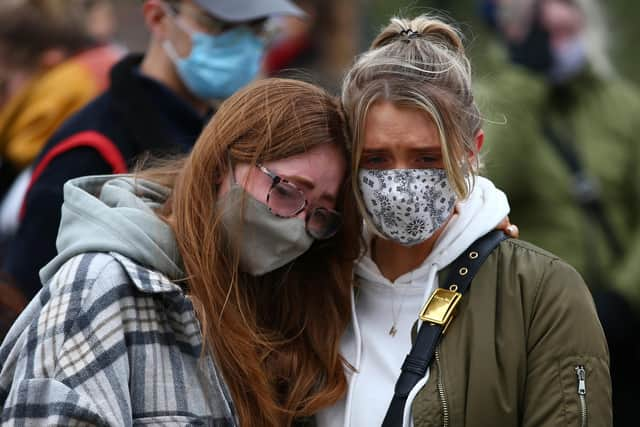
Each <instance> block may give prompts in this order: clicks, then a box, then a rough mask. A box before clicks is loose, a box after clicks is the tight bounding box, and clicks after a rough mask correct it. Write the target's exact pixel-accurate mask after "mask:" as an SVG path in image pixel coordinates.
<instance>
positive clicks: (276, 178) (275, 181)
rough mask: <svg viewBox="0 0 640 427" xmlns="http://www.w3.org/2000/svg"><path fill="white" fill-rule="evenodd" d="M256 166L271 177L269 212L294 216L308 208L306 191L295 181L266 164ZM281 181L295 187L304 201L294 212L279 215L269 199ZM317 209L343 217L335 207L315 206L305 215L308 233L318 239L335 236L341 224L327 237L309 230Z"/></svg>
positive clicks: (268, 193) (339, 217)
mask: <svg viewBox="0 0 640 427" xmlns="http://www.w3.org/2000/svg"><path fill="white" fill-rule="evenodd" d="M256 167H257V168H258V169H259V170H260V171H261V172H262V173H264V174H265V175H267V176H268V177H269V178H271V186H270V187H269V191H268V192H267V208H268V209H269V212H271V213H272V214H273V215H275V216H277V217H280V218H293V217H294V216H296V215H298V214H299V213H300V212H302V211H303V210H305V209H306V208H307V206H309V200H307V197H306V196H305V194H304V191H302V190H301V189H299V188H298V187H297V186H296V185H295V184H294V183H292V182H291V181H288V180H286V179H284V178H282V177H281V176H280V175H278V174H276V173H274V172H272V171H270V170H269V169H267V168H266V167H265V166H264V165H262V164H261V163H258V164H256ZM280 183H286V184H289V185H290V186H292V187H293V188H295V189H296V191H298V193H299V194H300V197H301V198H302V200H303V201H304V202H303V203H302V206H300V207H299V208H298V209H297V210H296V211H295V212H294V213H292V214H291V215H287V216H285V215H279V214H277V213H276V212H274V211H273V209H271V206H270V205H269V199H270V198H271V192H272V191H273V189H274V188H275V187H276V185H278V184H280ZM316 210H323V211H327V212H329V213H331V214H334V215H337V218H338V220H339V221H341V219H342V215H341V214H340V212H338V211H336V210H333V209H328V208H324V207H322V206H314V207H313V210H312V211H311V212H308V213H307V214H306V215H305V221H304V222H305V228H306V230H307V233H309V234H310V235H311V237H313V238H315V239H318V240H326V239H330V238H331V237H333V236H334V235H335V234H336V233H337V232H338V230H339V229H340V226H338V227H336V230H335V231H334V232H333V233H331V234H330V235H328V236H326V237H322V238H320V237H316V236H314V235H313V234H311V232H310V230H309V220H310V219H311V217H312V216H313V214H314V213H315V211H316Z"/></svg>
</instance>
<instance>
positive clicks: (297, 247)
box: [217, 183, 314, 276]
mask: <svg viewBox="0 0 640 427" xmlns="http://www.w3.org/2000/svg"><path fill="white" fill-rule="evenodd" d="M243 200H244V212H243ZM217 205H218V207H219V208H220V209H222V223H223V225H224V227H225V229H226V230H227V232H228V235H229V236H230V237H231V238H232V239H234V238H235V239H234V241H233V242H232V243H233V244H234V245H235V244H240V269H241V270H242V271H243V272H245V273H249V274H251V275H252V276H261V275H263V274H266V273H269V272H271V271H273V270H276V269H277V268H280V267H282V266H283V265H285V264H287V263H289V262H291V261H293V260H294V259H296V258H298V257H299V256H301V255H302V254H304V253H305V252H306V251H307V250H309V248H310V247H311V245H312V244H313V240H314V239H313V238H312V237H311V236H309V234H308V233H307V230H306V227H305V222H304V221H303V220H301V219H300V218H280V217H278V216H275V215H274V214H272V213H271V212H270V211H269V208H268V207H267V206H266V205H265V204H264V203H260V202H259V201H258V200H256V199H255V198H254V197H252V196H251V195H250V194H249V193H247V192H246V191H245V190H244V188H242V187H241V186H240V185H238V184H237V183H232V184H231V188H230V189H229V192H228V193H227V194H226V195H225V196H224V197H223V198H221V199H220V200H219V201H218V203H217ZM242 214H244V215H242ZM235 236H240V240H241V241H240V242H238V241H237V237H235Z"/></svg>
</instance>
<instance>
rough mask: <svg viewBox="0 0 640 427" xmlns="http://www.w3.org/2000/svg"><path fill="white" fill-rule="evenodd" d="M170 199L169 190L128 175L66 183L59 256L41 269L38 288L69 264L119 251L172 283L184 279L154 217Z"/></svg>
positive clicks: (168, 237) (166, 232)
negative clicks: (81, 257)
mask: <svg viewBox="0 0 640 427" xmlns="http://www.w3.org/2000/svg"><path fill="white" fill-rule="evenodd" d="M168 196H169V189H168V188H166V187H163V186H161V185H159V184H156V183H153V182H150V181H146V180H141V179H134V178H133V176H131V175H120V176H116V177H114V176H113V175H104V176H88V177H82V178H76V179H72V180H70V181H68V182H67V183H66V184H65V185H64V203H63V205H62V219H61V221H60V229H59V231H58V239H57V241H56V246H57V249H58V256H56V257H55V258H54V259H53V260H52V261H51V262H49V263H48V264H47V265H46V266H44V267H43V268H42V269H41V270H40V279H41V280H42V283H46V282H47V281H48V280H49V279H50V278H51V277H52V276H53V275H54V274H55V273H56V272H57V271H58V269H59V268H60V267H61V266H62V265H63V264H64V263H65V262H66V261H67V260H69V259H70V258H72V257H74V256H75V255H78V254H81V253H86V252H117V253H119V254H121V255H124V256H125V257H127V258H129V259H131V260H133V261H135V262H136V263H139V264H140V265H142V266H145V267H147V268H149V269H151V270H156V271H159V272H161V273H163V274H164V275H166V276H167V277H169V278H170V279H177V278H181V277H183V276H184V274H183V272H182V268H181V261H180V254H179V252H178V248H177V246H176V241H175V237H174V235H173V231H172V230H171V228H170V227H169V225H168V224H166V223H165V222H164V221H162V220H161V219H160V218H159V217H158V216H157V215H156V214H155V212H154V211H155V210H156V209H158V208H159V207H160V206H161V205H162V204H163V203H164V202H165V200H166V199H167V197H168Z"/></svg>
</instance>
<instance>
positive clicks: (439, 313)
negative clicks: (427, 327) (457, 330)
mask: <svg viewBox="0 0 640 427" xmlns="http://www.w3.org/2000/svg"><path fill="white" fill-rule="evenodd" d="M455 289H457V286H456V288H455ZM461 298H462V294H461V293H460V292H456V291H455V290H450V289H443V288H437V289H436V290H435V291H433V294H431V297H430V298H429V300H428V301H427V303H426V304H425V305H424V307H422V310H421V311H420V320H423V321H425V322H429V323H435V324H436V325H446V326H448V323H449V322H450V321H451V315H452V314H453V310H454V309H455V308H456V305H458V302H460V299H461ZM443 333H444V331H443Z"/></svg>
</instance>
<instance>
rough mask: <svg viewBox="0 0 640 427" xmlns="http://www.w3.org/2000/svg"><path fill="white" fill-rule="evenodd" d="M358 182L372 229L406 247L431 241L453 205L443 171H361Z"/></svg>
mask: <svg viewBox="0 0 640 427" xmlns="http://www.w3.org/2000/svg"><path fill="white" fill-rule="evenodd" d="M358 180H359V184H360V192H361V193H362V198H363V200H364V204H365V207H366V208H367V212H368V213H369V217H370V218H371V220H372V221H373V224H372V225H373V226H375V228H376V230H377V231H378V232H379V233H380V234H381V235H382V236H385V237H386V238H388V239H390V240H395V241H396V242H398V243H401V244H403V245H407V246H411V245H416V244H418V243H422V242H424V241H425V240H427V239H428V238H429V237H431V236H432V235H433V233H435V232H436V230H438V229H439V228H440V227H441V226H442V225H443V224H444V223H445V222H446V221H447V219H449V217H450V216H451V214H452V212H453V208H454V205H455V202H456V193H455V191H454V190H453V188H452V187H451V185H450V184H449V180H448V179H447V171H446V170H444V169H389V170H377V169H360V171H359V173H358Z"/></svg>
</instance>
